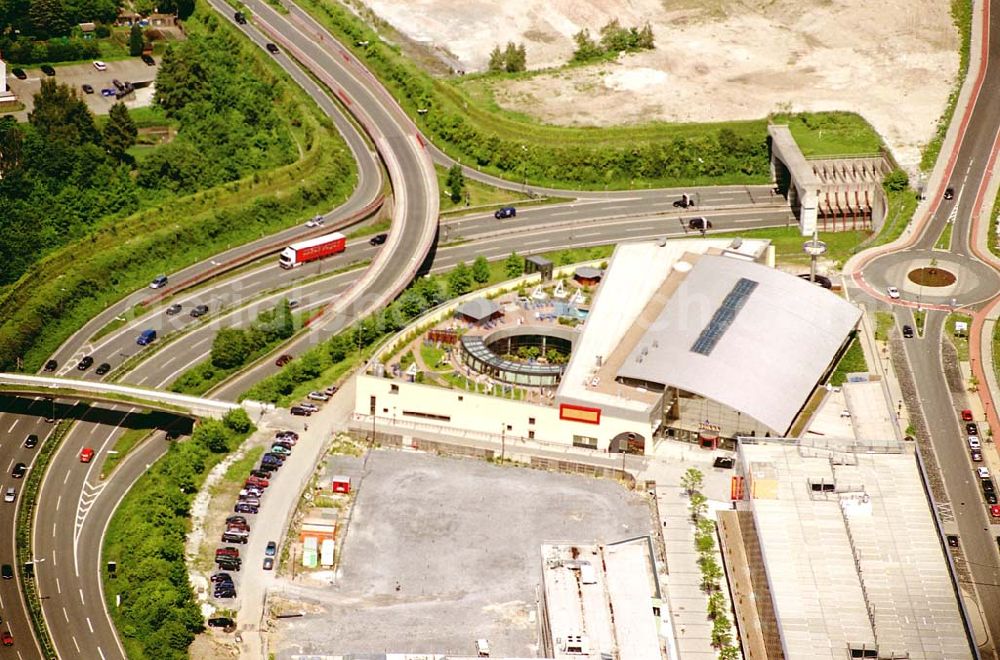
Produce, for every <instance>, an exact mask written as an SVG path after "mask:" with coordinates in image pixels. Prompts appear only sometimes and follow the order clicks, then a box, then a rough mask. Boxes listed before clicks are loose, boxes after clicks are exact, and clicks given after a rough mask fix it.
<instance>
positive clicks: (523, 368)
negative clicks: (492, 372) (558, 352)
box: [462, 335, 566, 376]
mask: <svg viewBox="0 0 1000 660" xmlns="http://www.w3.org/2000/svg"><path fill="white" fill-rule="evenodd" d="M462 348H463V349H465V351H466V352H468V353H469V355H472V356H473V357H475V358H476V359H478V360H480V361H481V362H483V363H485V364H488V365H490V366H491V367H494V368H496V369H499V370H500V371H506V372H508V373H513V374H528V375H533V376H561V375H562V372H563V370H565V368H566V365H562V364H529V363H527V362H512V361H511V360H504V359H503V358H502V357H500V356H499V355H497V354H496V353H494V352H493V351H491V350H490V349H489V348H487V347H486V344H485V343H483V338H482V336H480V335H463V336H462Z"/></svg>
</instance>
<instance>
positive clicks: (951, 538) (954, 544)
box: [946, 534, 958, 548]
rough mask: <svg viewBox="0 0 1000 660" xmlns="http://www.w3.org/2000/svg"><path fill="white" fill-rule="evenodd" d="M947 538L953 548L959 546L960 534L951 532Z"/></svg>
mask: <svg viewBox="0 0 1000 660" xmlns="http://www.w3.org/2000/svg"><path fill="white" fill-rule="evenodd" d="M946 538H947V539H948V546H949V547H952V548H957V547H958V536H956V535H955V534H949V535H948V536H947V537H946Z"/></svg>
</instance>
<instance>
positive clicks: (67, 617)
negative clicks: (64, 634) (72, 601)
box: [63, 607, 69, 623]
mask: <svg viewBox="0 0 1000 660" xmlns="http://www.w3.org/2000/svg"><path fill="white" fill-rule="evenodd" d="M63 616H64V617H66V623H69V614H67V613H66V608H65V607H64V608H63Z"/></svg>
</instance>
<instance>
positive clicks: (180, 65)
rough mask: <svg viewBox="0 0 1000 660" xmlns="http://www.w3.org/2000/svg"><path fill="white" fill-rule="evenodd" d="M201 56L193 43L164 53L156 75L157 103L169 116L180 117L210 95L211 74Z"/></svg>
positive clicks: (185, 43) (169, 49) (171, 48)
mask: <svg viewBox="0 0 1000 660" xmlns="http://www.w3.org/2000/svg"><path fill="white" fill-rule="evenodd" d="M199 56H200V53H199V52H197V48H196V47H195V46H193V45H191V42H189V41H187V42H184V43H182V44H180V45H178V46H172V47H170V48H168V49H167V52H165V53H164V54H163V58H162V59H161V60H160V66H159V72H158V73H157V75H156V103H157V105H159V106H160V107H161V108H163V109H164V110H165V111H166V113H167V116H169V117H174V116H176V114H177V112H179V111H180V110H181V109H182V108H184V107H185V106H187V105H188V104H190V103H193V102H195V101H198V100H201V99H202V98H204V97H205V96H206V94H207V91H206V87H207V80H208V75H207V74H206V73H205V69H204V68H203V67H202V65H201V62H200V61H199Z"/></svg>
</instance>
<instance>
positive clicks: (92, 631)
mask: <svg viewBox="0 0 1000 660" xmlns="http://www.w3.org/2000/svg"><path fill="white" fill-rule="evenodd" d="M87 627H88V628H90V634H91V635H93V634H94V624H92V623H91V622H90V617H89V616H88V617H87Z"/></svg>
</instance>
